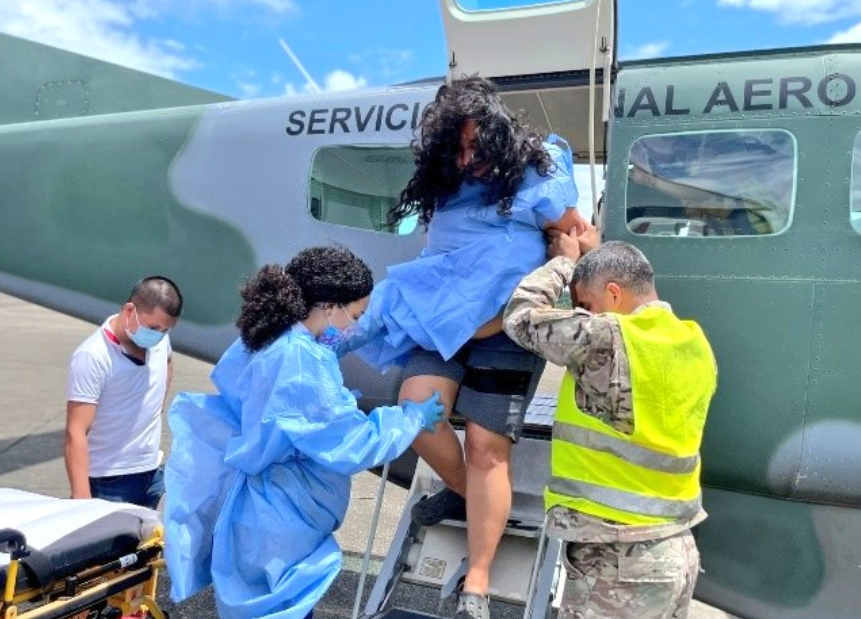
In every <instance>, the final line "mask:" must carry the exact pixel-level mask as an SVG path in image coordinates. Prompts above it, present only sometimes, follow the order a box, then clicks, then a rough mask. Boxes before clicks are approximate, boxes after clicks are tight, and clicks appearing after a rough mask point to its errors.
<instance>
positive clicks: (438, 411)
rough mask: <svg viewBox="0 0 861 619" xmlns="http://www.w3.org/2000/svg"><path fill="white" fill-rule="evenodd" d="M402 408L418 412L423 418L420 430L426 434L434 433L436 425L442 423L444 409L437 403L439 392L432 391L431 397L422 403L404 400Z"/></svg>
mask: <svg viewBox="0 0 861 619" xmlns="http://www.w3.org/2000/svg"><path fill="white" fill-rule="evenodd" d="M403 408H404V410H405V411H406V410H417V411H419V412H420V413H421V414H422V416H423V417H424V423H423V424H422V428H423V429H424V430H426V431H428V432H436V424H438V423H439V422H440V421H442V413H443V411H444V410H445V407H444V406H443V405H442V404H440V401H439V391H434V392H433V395H432V396H431V397H429V398H428V399H427V400H425V401H424V402H412V401H410V400H405V401H404V403H403Z"/></svg>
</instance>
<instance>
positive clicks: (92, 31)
mask: <svg viewBox="0 0 861 619" xmlns="http://www.w3.org/2000/svg"><path fill="white" fill-rule="evenodd" d="M145 9H146V7H145V6H144V5H143V4H141V3H138V4H134V5H127V4H121V3H119V2H112V1H110V0H39V2H33V1H32V0H4V2H2V3H0V30H2V31H3V32H6V33H8V34H11V35H12V36H17V37H21V38H25V39H30V40H32V41H37V42H39V43H44V44H46V45H52V46H54V47H59V48H61V49H67V50H69V51H73V52H76V53H79V54H84V55H86V56H92V57H94V58H100V59H103V60H107V61H108V62H113V63H115V64H119V65H123V66H126V67H131V68H133V69H139V70H141V71H146V72H148V73H156V74H158V75H163V76H165V77H173V76H175V75H176V74H177V73H178V72H181V71H186V70H188V69H192V68H194V67H196V66H197V62H196V61H195V60H194V59H192V58H190V57H188V56H185V55H183V54H182V53H181V52H182V51H183V47H182V44H181V43H179V42H177V41H173V40H159V39H152V38H151V39H146V38H143V37H141V36H139V35H138V34H136V33H135V32H134V26H135V23H136V20H138V19H140V18H141V16H142V15H145V14H146V10H145Z"/></svg>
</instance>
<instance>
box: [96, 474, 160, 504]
mask: <svg viewBox="0 0 861 619" xmlns="http://www.w3.org/2000/svg"><path fill="white" fill-rule="evenodd" d="M90 494H91V495H92V497H93V498H94V499H104V500H105V501H113V502H115V503H133V504H135V505H141V506H142V507H149V508H150V509H156V508H157V507H158V502H159V501H160V500H161V497H162V495H163V494H164V467H163V466H160V467H158V468H157V469H153V470H152V471H144V472H143V473H128V474H126V475H109V476H107V477H90Z"/></svg>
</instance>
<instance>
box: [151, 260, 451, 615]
mask: <svg viewBox="0 0 861 619" xmlns="http://www.w3.org/2000/svg"><path fill="white" fill-rule="evenodd" d="M372 285H373V281H372V278H371V272H370V270H369V269H368V267H367V266H366V265H365V264H364V263H363V262H362V261H361V260H360V259H359V258H357V257H356V256H354V255H353V254H352V253H350V252H349V251H346V250H343V249H337V248H332V247H314V248H311V249H306V250H304V251H302V252H300V253H299V254H298V255H297V256H296V257H295V258H294V259H293V260H292V261H291V262H290V263H289V264H287V265H286V266H280V265H267V266H264V267H263V268H262V269H260V271H259V272H258V273H257V275H256V276H255V277H253V278H251V279H250V280H249V281H248V282H246V284H245V285H244V287H243V288H242V290H241V294H242V299H243V304H242V310H241V314H240V316H239V319H238V320H237V321H236V325H237V327H239V333H240V337H239V339H237V340H236V342H234V343H233V345H232V346H231V347H230V348H228V350H227V351H226V352H225V353H224V355H223V356H222V357H221V360H220V361H219V362H218V364H217V365H216V366H215V369H214V370H213V371H212V382H213V383H214V384H215V386H216V387H217V388H218V392H219V393H218V394H217V395H205V394H198V393H182V394H180V395H179V396H177V398H176V399H175V400H174V402H173V404H172V406H171V408H170V413H169V419H170V426H171V430H172V431H173V435H174V440H173V447H172V450H171V456H170V459H169V460H168V464H167V471H166V485H167V505H166V511H165V522H166V531H167V547H166V557H167V562H168V567H169V569H170V576H171V582H172V587H173V590H172V593H173V596H174V598H175V599H177V600H182V599H184V598H186V597H188V596H190V595H192V594H194V593H196V592H197V591H199V590H200V589H201V588H203V587H204V586H206V585H208V584H210V583H212V584H214V586H215V597H216V602H217V605H218V615H219V616H220V617H223V618H226V619H240V618H241V619H248V618H252V617H253V618H261V617H266V618H270V617H271V618H275V617H278V618H279V619H302V618H303V617H306V616H308V615H309V613H310V612H311V609H312V608H313V606H314V604H315V603H316V602H317V601H318V600H319V599H320V598H321V597H322V596H323V594H324V593H325V592H326V590H327V589H328V587H329V585H330V584H331V583H332V581H333V580H334V578H335V576H336V575H337V573H338V570H339V569H340V564H341V551H340V549H339V548H338V544H337V542H336V541H335V538H334V536H333V535H332V532H333V531H334V530H335V529H337V528H338V527H339V526H340V525H341V522H342V520H343V518H344V515H345V513H346V511H347V504H348V503H349V500H350V475H352V474H354V473H357V472H359V471H362V470H364V469H366V468H369V467H372V466H376V465H379V464H382V463H385V462H388V461H390V460H392V459H394V458H396V457H397V456H398V455H400V454H401V453H402V452H403V451H405V450H406V449H407V448H408V447H409V445H410V443H411V442H412V441H413V440H414V439H415V437H416V436H418V434H419V433H420V432H422V430H423V429H424V430H433V427H434V424H435V423H436V422H437V421H439V420H440V418H441V414H442V406H441V405H440V404H439V401H438V400H439V396H438V394H434V395H433V396H432V397H430V398H427V399H425V401H424V402H422V403H419V404H415V403H412V402H404V404H403V405H402V406H400V407H381V408H378V409H375V410H373V411H371V413H370V414H369V415H367V416H366V415H365V413H363V412H362V411H361V410H359V408H358V407H357V405H356V399H355V397H354V396H353V394H352V393H350V391H348V390H347V389H346V388H345V387H344V382H343V377H342V376H341V371H340V369H339V367H338V361H337V357H336V355H335V353H334V352H333V350H332V347H333V346H335V345H337V343H338V341H339V340H341V339H342V338H343V337H344V332H345V331H346V330H348V329H349V328H350V325H352V324H353V323H354V322H355V321H356V320H357V319H358V318H359V317H360V316H361V314H362V313H363V312H364V310H365V308H366V306H367V304H368V295H369V294H370V292H371V288H372Z"/></svg>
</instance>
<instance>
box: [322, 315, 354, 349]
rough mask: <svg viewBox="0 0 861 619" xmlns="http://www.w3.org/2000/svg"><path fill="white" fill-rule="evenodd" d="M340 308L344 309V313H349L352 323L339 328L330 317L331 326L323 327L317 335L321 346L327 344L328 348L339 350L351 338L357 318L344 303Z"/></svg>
mask: <svg viewBox="0 0 861 619" xmlns="http://www.w3.org/2000/svg"><path fill="white" fill-rule="evenodd" d="M338 307H339V308H340V309H342V310H344V313H345V314H347V318H349V319H350V324H349V325H347V327H345V328H344V329H339V328H338V327H336V326H335V325H333V324H332V319H331V318H330V319H329V326H328V327H326V328H325V329H323V332H322V333H321V334H320V335H318V336H317V343H318V344H320V345H321V346H325V347H326V348H331V349H332V350H334V351H337V350H338V348H339V347H340V346H341V344H343V343H344V342H345V341H347V340H348V339H349V338H350V334H351V333H352V331H353V326H354V325H355V322H356V321H355V320H354V319H353V317H352V316H350V313H349V312H348V311H347V308H346V307H344V306H343V305H339V306H338Z"/></svg>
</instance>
